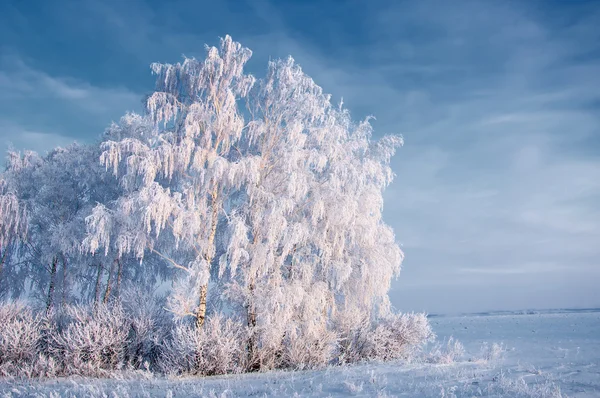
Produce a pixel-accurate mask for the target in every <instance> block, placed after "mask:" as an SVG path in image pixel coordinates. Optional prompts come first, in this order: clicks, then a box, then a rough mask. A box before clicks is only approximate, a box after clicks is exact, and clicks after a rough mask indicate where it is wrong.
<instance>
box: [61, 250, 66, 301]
mask: <svg viewBox="0 0 600 398" xmlns="http://www.w3.org/2000/svg"><path fill="white" fill-rule="evenodd" d="M66 304H67V259H66V258H65V257H64V256H63V258H62V306H63V307H64V306H65V305H66Z"/></svg>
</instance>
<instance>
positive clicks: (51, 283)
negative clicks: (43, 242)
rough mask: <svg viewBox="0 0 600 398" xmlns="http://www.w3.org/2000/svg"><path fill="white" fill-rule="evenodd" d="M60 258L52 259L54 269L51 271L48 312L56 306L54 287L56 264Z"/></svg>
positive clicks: (47, 302) (47, 301)
mask: <svg viewBox="0 0 600 398" xmlns="http://www.w3.org/2000/svg"><path fill="white" fill-rule="evenodd" d="M57 263H58V257H54V259H52V268H51V269H50V286H49V287H48V297H47V298H46V312H50V310H51V309H52V305H53V304H54V303H53V301H54V287H55V285H56V264H57Z"/></svg>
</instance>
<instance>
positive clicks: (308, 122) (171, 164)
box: [87, 36, 402, 337]
mask: <svg viewBox="0 0 600 398" xmlns="http://www.w3.org/2000/svg"><path fill="white" fill-rule="evenodd" d="M250 54H251V52H250V50H248V49H245V48H243V47H242V46H241V45H240V44H238V43H235V42H233V41H232V40H231V38H230V37H228V36H227V37H226V38H225V39H223V40H222V41H221V46H220V48H219V49H217V48H214V47H211V48H208V49H207V57H206V59H205V60H204V61H198V60H195V59H185V60H184V62H182V63H179V64H175V65H170V64H165V65H160V64H154V65H153V66H152V69H153V71H154V72H155V73H156V74H157V76H158V78H157V91H156V92H155V93H154V94H153V95H151V96H150V97H149V99H148V102H147V107H148V116H149V117H150V118H151V119H152V120H153V122H154V123H155V124H156V126H157V129H158V131H157V132H155V133H153V134H146V136H145V137H142V136H129V135H127V134H123V135H121V136H119V137H116V139H114V140H108V141H106V142H105V143H103V149H104V152H103V154H102V156H101V160H102V162H103V164H104V165H105V167H107V169H110V170H112V172H113V173H114V174H115V175H116V176H117V177H118V178H119V180H120V182H121V185H122V186H124V187H125V189H126V190H127V195H125V196H124V197H122V198H120V199H119V200H118V201H117V202H116V203H115V204H114V206H113V207H112V209H111V210H110V211H108V210H107V209H106V208H105V207H103V205H100V206H98V207H97V208H96V209H95V210H94V214H95V215H94V216H93V217H90V218H89V219H88V231H89V236H88V238H87V241H88V243H89V244H90V246H89V247H90V248H91V250H92V251H95V250H100V249H101V248H105V250H108V249H107V248H108V247H109V246H110V245H111V242H119V243H118V249H117V250H118V252H119V253H133V254H134V255H135V256H137V257H138V258H139V259H140V260H141V259H143V258H145V257H146V256H148V255H152V254H153V255H156V256H158V257H160V258H162V259H163V260H164V261H165V263H167V264H169V265H170V266H171V267H172V268H174V269H177V270H179V271H180V275H181V276H180V277H179V278H177V279H176V280H175V282H174V288H173V291H172V294H171V297H170V308H171V310H172V311H174V312H175V313H177V314H179V315H192V316H194V317H195V318H196V324H197V326H199V327H200V326H202V324H203V322H204V318H205V316H206V305H207V303H206V298H207V293H208V287H209V280H212V281H213V282H215V283H216V282H217V281H221V283H220V286H222V290H219V291H218V292H216V294H217V296H218V300H220V301H228V302H229V303H230V305H231V306H233V307H236V306H238V307H240V308H242V309H243V311H244V312H245V316H246V318H247V324H248V325H249V326H250V327H251V328H255V327H257V326H261V327H264V328H267V329H271V330H274V333H275V334H278V335H280V337H281V335H285V333H291V332H292V331H289V330H288V331H285V330H284V329H286V328H287V329H290V328H292V329H293V328H294V327H300V325H306V324H310V325H313V324H314V325H319V327H322V328H328V327H330V321H331V318H332V317H333V316H334V315H335V313H336V311H338V310H341V311H355V312H356V313H357V314H360V315H357V317H359V318H360V317H363V316H367V317H369V316H371V315H373V316H375V317H377V316H385V315H386V314H388V313H389V311H390V308H389V300H388V298H387V292H388V290H389V285H390V281H391V279H392V278H393V277H394V276H395V275H397V274H398V272H399V270H400V263H401V261H402V252H401V251H400V249H399V247H398V245H397V244H396V243H395V238H394V234H393V231H392V230H391V229H390V228H389V227H388V226H386V225H385V223H384V222H383V221H382V219H381V211H382V206H383V200H382V191H383V189H384V188H385V187H386V186H387V184H389V183H390V182H391V180H392V176H393V175H392V172H391V169H390V167H389V160H390V157H391V156H392V155H393V154H394V152H395V150H396V148H397V147H398V146H399V145H401V143H402V141H401V138H400V137H397V136H388V137H384V138H383V139H381V140H379V141H376V142H375V141H372V139H371V134H372V129H371V126H370V124H369V121H368V120H365V121H363V122H360V123H355V122H353V121H352V120H351V117H350V114H349V112H348V111H347V110H345V109H344V108H343V107H342V106H341V105H340V106H339V107H334V106H332V105H331V103H330V97H329V96H327V95H325V94H323V92H322V89H321V88H320V87H319V86H317V85H316V84H315V83H314V82H313V81H312V79H310V78H309V77H308V76H306V75H305V74H304V73H303V72H302V70H301V69H300V67H298V66H297V65H296V64H295V63H294V61H293V60H292V59H291V58H289V59H287V60H279V61H274V62H271V63H270V64H269V68H268V71H267V76H266V77H265V78H264V79H262V80H261V81H260V82H259V84H257V85H255V84H254V83H255V80H254V78H253V77H252V76H250V75H247V74H245V73H244V72H243V66H244V64H245V63H246V62H247V60H248V58H249V57H250ZM244 103H245V105H246V109H244V108H243V104H244ZM245 119H246V121H245ZM109 214H113V217H112V219H115V217H114V215H116V214H118V217H117V218H118V219H120V220H127V221H126V222H127V223H128V225H129V226H130V231H137V233H136V234H131V233H130V234H127V233H124V232H119V228H117V229H115V228H114V223H112V222H109V220H110V219H111V218H110V217H109ZM111 231H112V232H111ZM115 231H116V232H115ZM211 275H212V279H211ZM361 319H362V318H361ZM259 324H260V325H259ZM286 325H287V326H286ZM290 325H291V326H290Z"/></svg>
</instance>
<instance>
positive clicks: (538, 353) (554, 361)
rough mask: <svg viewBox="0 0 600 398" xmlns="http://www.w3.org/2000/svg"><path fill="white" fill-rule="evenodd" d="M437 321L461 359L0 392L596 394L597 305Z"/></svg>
mask: <svg viewBox="0 0 600 398" xmlns="http://www.w3.org/2000/svg"><path fill="white" fill-rule="evenodd" d="M431 323H432V326H433V329H434V331H435V332H436V333H437V335H438V341H439V342H444V340H447V339H449V338H450V337H451V336H453V337H454V338H456V339H458V340H459V341H460V342H461V343H462V344H463V345H464V347H465V354H464V355H463V356H462V357H461V358H460V359H459V360H457V361H456V362H454V363H451V364H439V363H438V364H433V363H427V362H426V359H423V360H421V361H417V362H415V363H392V364H390V363H388V364H367V365H360V366H354V367H344V368H330V369H326V370H323V371H309V372H273V373H263V374H247V375H241V376H221V377H209V378H197V379H191V378H186V379H180V380H167V379H152V380H143V379H142V378H141V377H140V378H138V379H136V380H129V381H114V380H90V379H64V380H58V381H56V380H52V381H46V382H39V381H34V382H22V381H1V382H0V396H3V397H18V396H37V397H50V396H53V397H57V396H71V397H75V396H77V397H83V396H93V397H155V396H156V397H238V396H243V397H263V396H269V397H271V396H299V397H306V396H308V397H321V396H325V397H327V396H333V397H341V396H360V397H372V396H374V397H377V396H379V397H386V396H387V397H396V396H402V397H472V396H488V397H561V396H563V397H564V396H569V397H598V396H600V311H599V310H597V309H590V310H549V311H541V312H536V313H527V311H524V312H503V313H492V314H474V315H465V316H452V317H445V316H434V317H432V318H431ZM485 343H488V345H487V347H488V348H487V349H486V348H485ZM492 343H499V344H501V345H502V347H503V348H504V349H503V351H502V352H494V353H493V355H490V347H491V344H492ZM482 346H483V347H484V349H483V350H482ZM486 356H487V358H486ZM486 359H487V360H486Z"/></svg>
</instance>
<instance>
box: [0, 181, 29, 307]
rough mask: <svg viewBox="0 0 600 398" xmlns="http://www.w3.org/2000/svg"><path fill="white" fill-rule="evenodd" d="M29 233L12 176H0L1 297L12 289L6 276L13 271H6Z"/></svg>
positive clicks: (23, 209)
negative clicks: (9, 262) (10, 260)
mask: <svg viewBox="0 0 600 398" xmlns="http://www.w3.org/2000/svg"><path fill="white" fill-rule="evenodd" d="M26 231H27V217H26V212H25V208H24V207H23V206H22V205H21V204H20V203H19V199H18V197H17V194H16V193H15V192H14V190H13V187H12V186H11V184H10V176H8V175H4V176H3V175H0V297H2V296H3V295H5V294H6V293H8V291H9V289H10V283H9V281H10V279H11V278H10V277H7V276H6V275H5V274H6V273H7V272H10V271H13V270H12V269H5V266H6V264H7V260H9V257H10V254H12V253H14V251H15V249H16V248H17V245H18V244H19V243H20V241H21V239H24V238H25V233H26Z"/></svg>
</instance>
